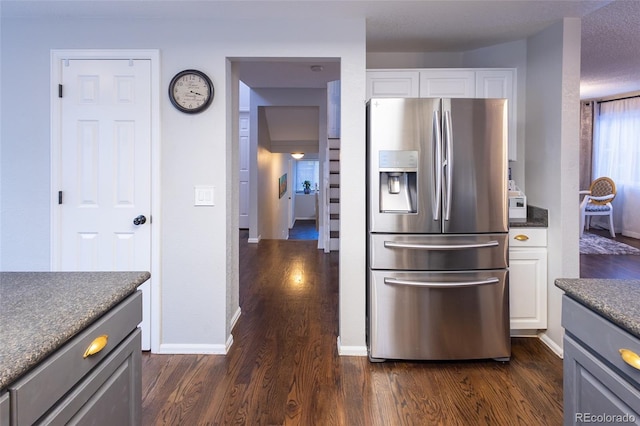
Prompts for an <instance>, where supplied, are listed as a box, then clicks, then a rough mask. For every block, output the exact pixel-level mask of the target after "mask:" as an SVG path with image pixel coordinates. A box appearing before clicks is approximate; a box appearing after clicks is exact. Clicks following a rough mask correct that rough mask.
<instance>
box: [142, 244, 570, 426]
mask: <svg viewBox="0 0 640 426" xmlns="http://www.w3.org/2000/svg"><path fill="white" fill-rule="evenodd" d="M246 237H247V235H241V244H240V250H241V253H240V262H241V264H240V270H241V273H240V275H241V276H240V306H241V309H242V315H241V317H240V319H239V321H238V323H237V325H236V326H235V328H234V330H233V336H234V344H233V346H232V347H231V349H230V351H229V353H228V354H227V355H224V356H222V355H157V354H148V353H145V354H144V355H143V367H142V369H143V412H142V414H143V416H142V418H143V424H144V425H150V426H151V425H153V426H155V425H189V426H191V425H285V424H286V425H305V426H306V425H322V426H325V425H327V426H331V425H348V426H352V425H354V426H358V425H363V426H377V425H381V426H382V425H384V426H389V425H427V424H428V425H439V424H441V425H457V424H459V425H469V424H474V425H475V424H477V425H481V424H487V425H489V424H491V425H516V424H522V425H530V424H536V425H545V424H546V425H558V424H562V360H561V359H559V358H558V357H557V356H556V355H555V354H553V353H552V352H551V351H550V350H549V349H548V348H547V347H546V346H544V344H542V343H541V342H540V341H539V340H538V339H535V338H517V339H512V346H513V350H512V359H511V361H510V362H507V363H501V362H496V361H493V360H487V361H471V362H394V361H390V362H385V363H370V362H369V360H368V359H367V358H366V357H344V356H343V357H341V356H338V353H337V348H336V341H337V337H338V289H339V286H338V267H337V266H338V254H337V253H329V254H325V253H323V252H322V251H321V250H317V248H316V242H315V241H276V240H263V241H261V242H260V243H259V244H257V245H256V244H251V245H249V244H246Z"/></svg>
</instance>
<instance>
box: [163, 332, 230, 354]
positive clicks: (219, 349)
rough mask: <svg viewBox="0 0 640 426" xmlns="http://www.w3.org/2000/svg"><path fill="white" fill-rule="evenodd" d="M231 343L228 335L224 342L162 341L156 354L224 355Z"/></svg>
mask: <svg viewBox="0 0 640 426" xmlns="http://www.w3.org/2000/svg"><path fill="white" fill-rule="evenodd" d="M232 343H233V336H232V335H229V339H227V342H226V344H224V345H213V344H188V343H185V344H182V343H164V344H161V345H160V347H159V348H158V352H156V353H158V354H163V355H188V354H206V355H226V354H227V352H228V351H229V348H230V347H231V344H232Z"/></svg>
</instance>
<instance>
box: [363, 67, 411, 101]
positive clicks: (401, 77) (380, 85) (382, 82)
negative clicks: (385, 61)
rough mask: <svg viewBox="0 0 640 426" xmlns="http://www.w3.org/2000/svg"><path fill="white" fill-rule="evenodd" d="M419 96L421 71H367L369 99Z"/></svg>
mask: <svg viewBox="0 0 640 426" xmlns="http://www.w3.org/2000/svg"><path fill="white" fill-rule="evenodd" d="M419 95H420V72H419V71H411V70H398V71H391V70H389V71H367V99H371V98H417V97H419Z"/></svg>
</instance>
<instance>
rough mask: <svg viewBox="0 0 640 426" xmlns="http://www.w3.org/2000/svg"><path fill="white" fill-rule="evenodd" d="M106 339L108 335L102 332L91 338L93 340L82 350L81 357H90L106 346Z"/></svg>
mask: <svg viewBox="0 0 640 426" xmlns="http://www.w3.org/2000/svg"><path fill="white" fill-rule="evenodd" d="M107 340H109V336H107V335H106V334H103V335H102V336H98V337H96V338H95V339H93V342H91V344H90V345H89V347H88V348H87V350H86V351H84V356H83V358H87V357H90V356H91V355H95V354H97V353H98V352H100V351H101V350H103V349H104V347H105V346H107Z"/></svg>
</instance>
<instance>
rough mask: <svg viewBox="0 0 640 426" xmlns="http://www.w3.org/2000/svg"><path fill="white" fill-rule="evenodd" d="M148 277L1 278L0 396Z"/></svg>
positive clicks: (114, 274) (29, 275) (95, 274)
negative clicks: (0, 391)
mask: <svg viewBox="0 0 640 426" xmlns="http://www.w3.org/2000/svg"><path fill="white" fill-rule="evenodd" d="M149 277H150V275H149V273H148V272H0V390H2V389H4V388H6V387H7V386H8V385H9V384H11V383H12V382H14V381H15V380H16V379H17V378H19V377H20V376H21V375H23V374H24V373H25V372H27V371H28V370H30V369H31V368H33V367H34V366H36V365H37V364H38V363H39V362H40V361H42V360H43V359H44V358H46V357H47V356H48V355H49V354H51V353H52V352H54V351H55V350H56V349H58V348H60V347H61V346H62V345H63V344H64V343H65V342H67V341H68V340H69V339H70V338H71V337H73V336H75V335H76V334H78V333H79V332H80V331H82V330H83V329H85V328H86V327H87V326H88V325H90V324H91V323H92V322H94V321H95V320H96V319H98V318H100V317H101V316H102V315H103V314H104V313H106V312H107V311H108V310H109V309H111V308H112V307H113V306H115V305H116V304H118V303H119V302H120V301H122V300H123V299H125V298H126V297H127V296H128V295H130V294H131V293H133V292H134V291H135V290H136V288H137V287H138V286H139V285H140V284H142V283H144V282H145V281H147V280H148V279H149Z"/></svg>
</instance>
